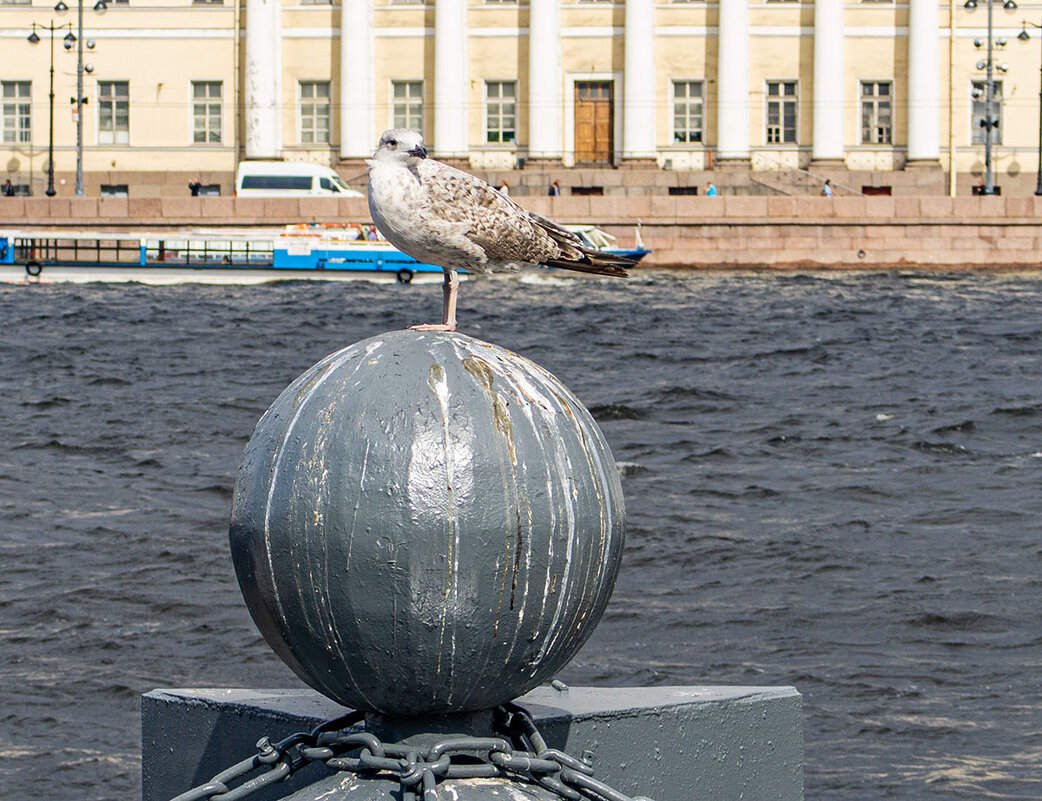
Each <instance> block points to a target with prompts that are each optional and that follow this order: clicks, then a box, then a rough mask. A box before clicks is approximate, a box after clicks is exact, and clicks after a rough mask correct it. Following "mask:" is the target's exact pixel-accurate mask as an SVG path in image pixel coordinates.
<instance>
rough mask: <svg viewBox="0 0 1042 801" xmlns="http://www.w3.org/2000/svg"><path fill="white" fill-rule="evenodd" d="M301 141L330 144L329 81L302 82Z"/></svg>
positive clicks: (304, 142) (313, 143)
mask: <svg viewBox="0 0 1042 801" xmlns="http://www.w3.org/2000/svg"><path fill="white" fill-rule="evenodd" d="M300 143H301V144H302V145H318V144H329V81H301V82H300Z"/></svg>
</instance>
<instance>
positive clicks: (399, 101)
mask: <svg viewBox="0 0 1042 801" xmlns="http://www.w3.org/2000/svg"><path fill="white" fill-rule="evenodd" d="M391 86H392V91H391V94H392V95H393V96H394V125H393V127H395V128H410V129H412V130H414V131H419V132H420V133H423V81H393V82H392V84H391Z"/></svg>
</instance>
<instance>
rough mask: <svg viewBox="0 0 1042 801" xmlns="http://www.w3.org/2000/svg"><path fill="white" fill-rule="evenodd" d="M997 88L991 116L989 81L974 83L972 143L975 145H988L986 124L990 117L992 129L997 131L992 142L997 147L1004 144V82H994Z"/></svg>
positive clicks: (971, 115)
mask: <svg viewBox="0 0 1042 801" xmlns="http://www.w3.org/2000/svg"><path fill="white" fill-rule="evenodd" d="M992 84H993V85H994V86H995V91H994V94H992V99H991V114H990V115H989V114H988V113H987V112H988V89H987V85H988V84H987V81H974V82H973V92H972V97H973V107H972V110H971V112H970V126H971V128H970V143H971V144H974V145H983V144H986V141H985V140H986V137H987V133H986V132H987V129H986V128H985V127H984V123H985V121H986V120H987V118H988V117H989V116H990V117H991V120H992V127H993V128H994V129H995V130H994V133H992V135H991V142H992V144H995V145H1001V144H1002V81H992Z"/></svg>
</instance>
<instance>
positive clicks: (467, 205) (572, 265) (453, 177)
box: [419, 161, 633, 276]
mask: <svg viewBox="0 0 1042 801" xmlns="http://www.w3.org/2000/svg"><path fill="white" fill-rule="evenodd" d="M419 169H420V179H421V182H422V183H423V185H424V187H425V189H426V191H427V193H428V197H429V198H430V201H431V208H432V209H436V214H437V215H438V216H439V217H440V218H442V219H443V220H444V221H445V222H447V223H454V224H456V225H459V224H465V225H466V230H465V233H464V236H465V238H466V239H467V241H468V242H469V243H470V244H471V245H472V246H474V247H476V248H478V249H479V250H480V251H481V252H482V253H484V254H485V257H486V258H487V260H488V261H489V262H493V263H495V262H499V263H514V264H516V263H526V264H546V265H549V266H553V267H564V268H566V269H570V270H578V271H580V272H592V273H601V274H604V275H619V276H625V275H626V270H625V267H626V266H628V265H632V264H633V262H632V261H630V260H628V259H620V258H619V257H616V256H607V255H605V254H601V253H598V252H596V251H589V250H586V249H585V248H583V247H582V245H581V243H580V240H579V238H578V237H577V236H575V234H573V233H572V232H571V231H568V230H566V229H564V228H561V227H560V226H559V225H557V224H556V223H554V222H553V221H551V220H548V219H547V218H545V217H542V216H541V215H538V214H534V213H532V212H529V211H526V210H525V209H523V208H521V207H520V206H518V205H517V204H516V203H515V202H514V201H513V200H511V199H510V198H509V197H507V196H505V195H503V194H502V193H500V192H498V191H497V190H496V189H494V188H493V187H492V186H490V185H489V184H488V183H486V182H485V181H482V180H481V179H480V178H478V177H476V176H473V175H470V174H469V173H465V172H463V171H461V170H457V169H455V168H453V167H449V166H448V165H445V164H441V163H439V162H435V161H428V162H421V164H420V165H419Z"/></svg>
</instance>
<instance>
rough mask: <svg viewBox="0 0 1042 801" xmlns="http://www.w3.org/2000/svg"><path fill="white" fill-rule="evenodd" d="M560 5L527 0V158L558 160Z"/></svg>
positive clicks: (560, 146)
mask: <svg viewBox="0 0 1042 801" xmlns="http://www.w3.org/2000/svg"><path fill="white" fill-rule="evenodd" d="M562 78H563V76H562V75H561V4H560V3H559V2H558V0H529V21H528V158H529V160H533V159H534V160H544V161H555V162H556V161H560V160H561V157H562V154H563V151H564V147H563V144H564V143H563V142H562V141H561V140H562V137H563V135H564V134H563V132H562V124H561V121H562V116H563V114H564V103H563V102H562V94H563V90H562V88H561V87H562Z"/></svg>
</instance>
